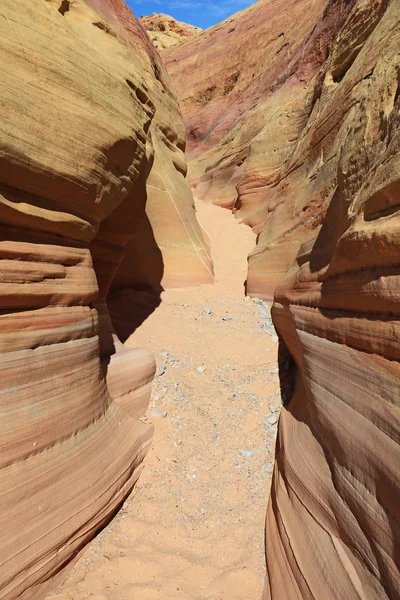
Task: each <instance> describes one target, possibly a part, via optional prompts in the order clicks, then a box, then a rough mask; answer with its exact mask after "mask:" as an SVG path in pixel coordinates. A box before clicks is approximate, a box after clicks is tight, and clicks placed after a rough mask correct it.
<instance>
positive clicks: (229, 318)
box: [222, 315, 233, 321]
mask: <svg viewBox="0 0 400 600" xmlns="http://www.w3.org/2000/svg"><path fill="white" fill-rule="evenodd" d="M232 318H233V317H230V316H229V315H227V316H226V317H222V320H223V321H232Z"/></svg>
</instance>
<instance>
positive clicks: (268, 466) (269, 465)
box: [264, 462, 274, 475]
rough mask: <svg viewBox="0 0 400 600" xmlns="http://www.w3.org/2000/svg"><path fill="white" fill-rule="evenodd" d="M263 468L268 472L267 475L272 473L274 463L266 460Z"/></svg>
mask: <svg viewBox="0 0 400 600" xmlns="http://www.w3.org/2000/svg"><path fill="white" fill-rule="evenodd" d="M264 469H265V471H266V472H267V473H268V475H272V473H273V472H274V464H273V463H271V462H267V463H265V465H264Z"/></svg>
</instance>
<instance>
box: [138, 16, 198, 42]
mask: <svg viewBox="0 0 400 600" xmlns="http://www.w3.org/2000/svg"><path fill="white" fill-rule="evenodd" d="M139 21H140V23H141V25H142V27H143V28H144V29H145V30H146V31H147V34H148V36H149V38H150V39H151V41H152V42H153V44H154V46H155V48H158V49H159V50H165V48H170V47H171V46H175V45H176V44H180V43H181V42H184V41H186V40H187V39H188V38H190V37H192V36H194V35H198V34H199V33H201V32H202V31H203V30H202V29H201V28H200V27H195V26H194V25H189V24H188V23H182V22H181V21H176V20H175V19H174V18H173V17H170V16H169V15H164V14H162V13H161V14H157V13H153V14H152V15H149V16H148V17H140V19H139Z"/></svg>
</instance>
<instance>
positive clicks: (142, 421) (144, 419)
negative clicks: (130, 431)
mask: <svg viewBox="0 0 400 600" xmlns="http://www.w3.org/2000/svg"><path fill="white" fill-rule="evenodd" d="M139 421H140V422H141V423H147V417H146V415H144V417H140V419H139Z"/></svg>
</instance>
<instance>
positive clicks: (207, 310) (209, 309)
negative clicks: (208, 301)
mask: <svg viewBox="0 0 400 600" xmlns="http://www.w3.org/2000/svg"><path fill="white" fill-rule="evenodd" d="M203 312H205V313H206V315H212V310H211V308H203Z"/></svg>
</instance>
